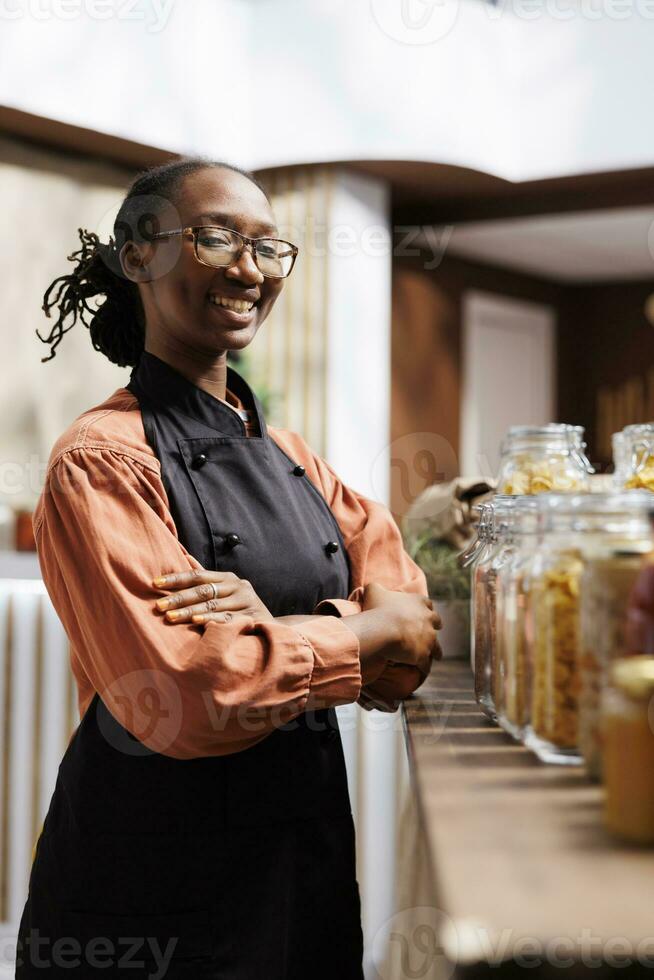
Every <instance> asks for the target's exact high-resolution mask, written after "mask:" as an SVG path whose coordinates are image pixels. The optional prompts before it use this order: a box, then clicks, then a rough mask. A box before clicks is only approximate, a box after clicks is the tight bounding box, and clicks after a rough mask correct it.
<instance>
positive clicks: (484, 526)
mask: <svg viewBox="0 0 654 980" xmlns="http://www.w3.org/2000/svg"><path fill="white" fill-rule="evenodd" d="M475 510H476V511H477V512H478V514H479V520H478V522H477V535H476V537H475V539H474V540H473V542H472V543H471V545H470V546H469V547H468V548H467V549H466V550H465V551H464V552H462V554H461V555H460V556H459V563H460V565H461V567H462V568H468V569H469V570H470V585H471V588H470V627H471V628H470V666H471V668H472V673H473V675H474V673H475V661H476V651H477V650H479V656H480V658H483V657H484V656H485V650H486V646H487V642H488V640H487V636H488V630H487V616H486V610H485V584H484V576H485V569H484V562H485V559H486V557H487V556H488V553H489V550H490V548H491V546H492V528H493V504H492V502H490V501H488V502H486V503H484V504H480V505H479V506H478V507H476V508H475Z"/></svg>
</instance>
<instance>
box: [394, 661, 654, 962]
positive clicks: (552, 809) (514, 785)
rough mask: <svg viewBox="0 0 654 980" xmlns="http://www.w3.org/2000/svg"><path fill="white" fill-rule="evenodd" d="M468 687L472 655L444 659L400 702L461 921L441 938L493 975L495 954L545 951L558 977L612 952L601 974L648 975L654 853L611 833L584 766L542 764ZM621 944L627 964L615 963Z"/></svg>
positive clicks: (450, 900)
mask: <svg viewBox="0 0 654 980" xmlns="http://www.w3.org/2000/svg"><path fill="white" fill-rule="evenodd" d="M472 685H473V680H472V674H471V671H470V667H469V665H468V664H467V663H462V662H454V661H442V662H440V663H438V664H435V665H434V667H433V668H432V673H431V675H430V677H429V678H428V680H427V681H425V683H424V684H423V686H422V687H421V688H420V689H419V690H418V691H417V692H416V694H415V695H414V697H412V698H410V699H409V700H407V701H406V702H404V704H403V715H404V723H405V728H406V737H407V748H408V754H409V763H410V769H411V777H412V786H413V789H414V792H415V794H416V797H417V800H416V802H417V807H418V814H419V820H420V827H421V834H422V835H424V838H425V844H426V849H427V852H428V854H429V860H430V863H431V876H432V879H433V882H434V894H435V896H437V898H436V900H437V902H438V907H439V909H440V911H442V912H443V913H444V914H445V916H446V917H447V919H448V920H450V922H451V925H452V929H451V930H450V929H448V930H446V933H445V934H444V935H443V936H442V937H441V942H442V943H443V949H444V950H445V952H446V953H447V956H448V958H450V959H451V960H452V961H453V962H455V963H457V964H458V967H459V968H460V971H459V970H457V975H464V974H466V973H467V971H471V972H470V975H472V976H479V975H480V973H479V969H480V967H481V969H482V972H484V973H485V968H487V965H488V960H489V955H491V956H492V951H498V960H500V961H509V962H510V961H511V960H512V959H513V958H515V957H516V956H517V957H518V961H519V962H522V961H521V960H520V957H521V956H522V955H523V954H524V953H526V952H528V950H529V949H532V950H533V949H538V948H540V949H541V950H543V951H545V956H544V960H545V964H546V965H545V966H544V967H543V969H541V970H540V971H539V970H530V971H529V972H530V973H531V975H532V976H534V975H535V976H545V975H547V976H549V975H550V972H551V975H552V976H560V975H561V970H562V965H563V962H567V961H568V960H574V961H575V963H576V964H578V965H579V966H575V968H574V973H575V975H577V974H578V973H579V968H582V973H583V972H584V970H583V967H584V961H585V960H586V961H587V962H588V957H589V956H590V957H593V956H594V957H595V958H596V959H595V961H594V962H596V961H597V958H599V957H601V958H602V961H603V962H608V963H611V959H612V958H615V959H614V960H613V966H614V969H613V970H611V969H608V972H605V971H604V968H603V967H598V966H595V967H594V968H593V967H591V966H589V969H588V975H593V976H595V977H598V976H605V975H606V976H613V975H615V973H618V972H619V974H620V975H622V976H625V975H629V976H631V975H638V976H642V971H643V966H642V965H640V966H635V965H634V964H635V962H636V959H637V957H642V958H643V959H642V961H641V962H643V963H645V964H646V965H647V967H648V972H649V971H650V970H654V914H653V910H654V849H644V848H636V847H630V846H628V845H623V844H621V843H619V842H616V841H615V840H613V839H612V838H611V837H610V836H609V835H608V833H607V832H606V831H605V830H604V828H603V826H602V793H603V790H602V787H601V786H599V785H597V784H593V783H591V782H590V781H589V780H588V778H587V775H586V770H585V768H584V767H583V766H554V765H546V764H544V763H541V762H540V761H539V760H538V759H537V758H536V757H535V756H534V755H533V753H532V752H530V751H529V750H528V749H526V748H524V747H523V746H521V745H519V744H518V743H516V742H515V741H513V739H511V737H510V736H508V735H506V734H505V733H504V732H503V731H502V730H501V729H500V728H498V727H497V726H496V725H494V724H493V723H491V722H490V721H489V720H488V719H487V718H486V717H485V715H484V714H483V713H482V712H481V711H480V710H479V708H478V706H477V704H476V702H475V700H474V695H473V687H472ZM448 924H449V923H448ZM620 940H622V941H623V942H622V945H621V944H620ZM648 940H649V941H648ZM528 941H531V947H529V946H528ZM625 943H626V944H627V947H628V949H631V950H632V952H633V956H632V966H631V967H630V968H628V969H622V968H619V966H618V965H616V964H618V963H619V962H620V952H621V951H623V950H624V949H625ZM639 944H640V948H639ZM548 950H549V953H548V952H547V951H548ZM489 951H491V952H490V954H489ZM606 956H608V960H607V959H606ZM645 957H647V958H648V959H644V958H645ZM551 958H553V960H554V963H552V964H551V966H552V969H551V971H550V969H549V967H547V963H548V962H549V960H550V959H551ZM557 958H558V959H559V960H560V961H561V962H559V964H558V967H557V966H556V961H557ZM623 962H625V963H626V960H625V959H624V957H623ZM464 968H467V971H466V969H464ZM515 969H516V967H515V964H514V966H513V970H515ZM634 970H635V971H636V972H633V971H634ZM501 973H502V975H504V970H502V971H501ZM489 975H495V976H497V975H498V969H497V966H495V967H494V968H491V969H490V974H489ZM510 975H513V973H512V972H511V973H510Z"/></svg>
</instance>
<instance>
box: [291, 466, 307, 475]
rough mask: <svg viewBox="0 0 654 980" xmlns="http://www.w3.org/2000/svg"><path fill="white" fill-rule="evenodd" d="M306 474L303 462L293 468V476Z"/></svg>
mask: <svg viewBox="0 0 654 980" xmlns="http://www.w3.org/2000/svg"><path fill="white" fill-rule="evenodd" d="M304 474H305V469H304V466H302V464H301V463H298V464H297V466H296V467H295V469H294V470H293V476H304Z"/></svg>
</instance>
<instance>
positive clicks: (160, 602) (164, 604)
mask: <svg viewBox="0 0 654 980" xmlns="http://www.w3.org/2000/svg"><path fill="white" fill-rule="evenodd" d="M156 604H157V606H158V607H159V609H167V608H168V606H169V605H170V599H157V603H156Z"/></svg>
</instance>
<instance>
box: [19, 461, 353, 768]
mask: <svg viewBox="0 0 654 980" xmlns="http://www.w3.org/2000/svg"><path fill="white" fill-rule="evenodd" d="M33 526H34V532H35V537H36V543H37V551H38V557H39V563H40V567H41V573H42V576H43V580H44V583H45V585H46V588H47V591H48V593H49V595H50V598H51V600H52V603H53V605H54V608H55V610H56V612H57V614H58V615H59V618H60V619H61V621H62V623H63V626H64V628H65V630H66V632H67V634H68V637H69V640H70V643H71V649H72V650H74V654H75V664H74V669H75V670H76V671H77V673H76V676H81V675H83V676H84V678H85V679H88V682H89V684H90V685H91V686H92V688H93V689H94V690H95V691H97V692H98V693H99V695H100V697H101V698H102V700H103V701H104V702H105V704H106V706H107V708H108V710H109V711H110V712H111V713H112V714H113V715H114V717H115V718H116V719H117V720H118V721H119V723H120V724H121V725H122V726H123V727H124V728H126V729H127V730H128V731H130V733H131V734H133V735H134V736H135V737H136V738H138V739H139V740H140V741H141V742H143V743H144V744H145V745H147V746H148V748H150V749H152V750H153V751H155V752H159V753H162V754H163V755H168V756H171V757H173V758H176V759H193V758H196V757H199V756H213V755H225V754H229V753H233V752H238V751H241V750H243V749H246V748H249V747H250V746H252V745H254V744H255V743H257V742H259V741H261V739H263V738H265V737H266V735H268V734H269V733H270V732H271V731H272V730H273V729H274V728H276V727H280V726H281V725H283V724H285V723H286V722H288V721H289V720H291V719H292V718H293V717H295V716H297V715H299V714H300V713H302V712H303V711H307V710H312V709H315V708H322V707H330V706H333V705H339V704H347V703H351V702H353V701H356V700H357V698H358V696H359V694H360V689H361V669H360V664H359V641H358V638H357V637H356V635H355V634H354V633H353V632H352V631H351V630H350V629H348V628H347V626H346V625H345V624H344V623H343V622H342V621H341V619H340V618H338V617H337V616H336V615H328V616H326V617H324V620H323V619H322V618H319V617H318V616H316V617H314V618H313V619H312V620H311V621H308V622H306V623H301V624H299V626H297V627H296V626H291V625H289V624H285V623H279V622H276V621H275V620H270V621H262V622H257V623H255V621H254V619H253V618H252V617H248V618H247V619H246V618H244V617H236V618H235V619H234V621H233V622H226V623H219V622H215V621H209V622H208V623H206V624H204V625H202V624H193V623H188V624H187V623H170V622H168V621H167V620H166V619H165V618H164V617H163V616H162V614H161V613H160V612H158V611H157V610H156V608H155V600H156V599H157V598H160V596H161V593H160V592H159V591H157V590H156V589H155V587H154V586H153V585H152V580H153V579H154V578H156V577H157V576H159V575H164V574H166V573H169V572H174V571H179V570H180V569H183V568H185V567H188V568H201V567H202V566H201V565H200V563H199V562H198V561H197V560H196V559H195V558H194V557H193V556H192V555H190V554H189V552H188V551H187V550H186V549H185V548H184V546H183V545H182V543H181V542H180V540H179V538H178V537H177V532H176V529H175V526H174V522H173V520H172V517H171V514H170V511H169V509H168V501H167V498H166V493H165V490H164V487H163V484H162V483H161V478H160V473H159V472H158V470H155V468H149V467H147V466H144V465H143V464H142V463H141V462H140V461H138V460H136V459H135V458H133V457H131V456H130V455H129V454H128V453H122V452H120V451H119V450H117V449H107V448H105V447H102V448H97V447H86V446H83V447H80V448H73V449H71V450H69V451H67V452H64V453H63V454H62V455H61V456H60V457H58V458H56V459H55V460H53V461H52V464H51V466H50V467H49V469H48V473H47V475H46V482H45V487H44V490H43V492H42V494H41V497H40V498H39V501H38V504H37V507H36V510H35V513H34V518H33ZM144 692H145V693H144ZM146 693H147V697H146V696H145V694H146ZM155 699H156V706H157V712H156V717H157V723H156V724H154V725H153V724H152V718H151V714H152V712H150V714H149V715H148V718H147V719H145V718H144V717H143V714H144V711H145V708H144V705H145V704H146V702H147V703H153V702H154V700H155ZM141 722H143V723H142V724H141Z"/></svg>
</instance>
